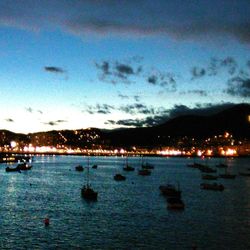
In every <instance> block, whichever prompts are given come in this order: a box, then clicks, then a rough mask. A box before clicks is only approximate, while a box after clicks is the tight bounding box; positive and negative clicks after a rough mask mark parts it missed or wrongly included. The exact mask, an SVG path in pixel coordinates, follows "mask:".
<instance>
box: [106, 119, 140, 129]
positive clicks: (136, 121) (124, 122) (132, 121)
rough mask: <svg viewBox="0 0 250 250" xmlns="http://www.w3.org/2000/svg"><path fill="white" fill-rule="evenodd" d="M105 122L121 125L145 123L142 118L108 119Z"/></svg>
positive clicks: (132, 125) (131, 125)
mask: <svg viewBox="0 0 250 250" xmlns="http://www.w3.org/2000/svg"><path fill="white" fill-rule="evenodd" d="M105 124H111V125H119V126H125V127H142V126H143V123H142V121H141V120H140V119H124V120H118V121H115V120H108V121H106V122H105Z"/></svg>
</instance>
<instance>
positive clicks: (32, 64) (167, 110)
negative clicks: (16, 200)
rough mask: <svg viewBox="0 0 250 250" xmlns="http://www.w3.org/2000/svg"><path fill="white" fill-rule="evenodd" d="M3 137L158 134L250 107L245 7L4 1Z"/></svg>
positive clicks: (227, 1)
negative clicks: (160, 127)
mask: <svg viewBox="0 0 250 250" xmlns="http://www.w3.org/2000/svg"><path fill="white" fill-rule="evenodd" d="M0 48H1V50H0V107H1V108H0V129H7V130H10V131H13V132H18V133H32V132H39V131H49V130H61V129H82V128H83V129H84V128H88V127H96V128H105V129H113V128H118V127H145V126H154V125H157V124H160V123H163V122H165V121H167V120H168V119H171V118H173V117H176V116H179V115H184V114H201V115H209V114H212V113H215V112H218V111H220V110H223V109H225V108H227V107H230V106H232V105H234V104H237V103H249V101H250V1H249V0H245V1H244V0H220V1H217V0H207V1H205V0H193V1H191V0H190V1H189V0H186V1H181V0H175V1H174V0H173V1H171V0H169V1H168V0H154V1H152V0H133V1H132V0H71V1H68V0H48V1H47V0H43V1H38V0H37V1H34V0H1V1H0Z"/></svg>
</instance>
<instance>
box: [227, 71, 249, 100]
mask: <svg viewBox="0 0 250 250" xmlns="http://www.w3.org/2000/svg"><path fill="white" fill-rule="evenodd" d="M225 92H226V93H227V94H229V95H231V96H239V97H244V98H249V97H250V78H242V77H239V76H237V77H234V78H231V79H229V80H228V86H227V89H226V90H225Z"/></svg>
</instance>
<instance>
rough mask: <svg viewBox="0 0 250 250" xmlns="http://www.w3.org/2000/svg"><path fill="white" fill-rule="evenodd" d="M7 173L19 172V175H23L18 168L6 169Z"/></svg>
mask: <svg viewBox="0 0 250 250" xmlns="http://www.w3.org/2000/svg"><path fill="white" fill-rule="evenodd" d="M5 171H6V172H19V173H21V170H20V168H18V167H15V168H10V167H6V168H5Z"/></svg>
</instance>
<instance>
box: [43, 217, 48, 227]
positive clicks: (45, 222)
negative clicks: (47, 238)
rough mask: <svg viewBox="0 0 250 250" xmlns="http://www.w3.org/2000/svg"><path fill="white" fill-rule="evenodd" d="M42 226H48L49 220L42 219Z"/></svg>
mask: <svg viewBox="0 0 250 250" xmlns="http://www.w3.org/2000/svg"><path fill="white" fill-rule="evenodd" d="M44 225H45V226H48V225H49V218H45V219H44Z"/></svg>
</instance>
